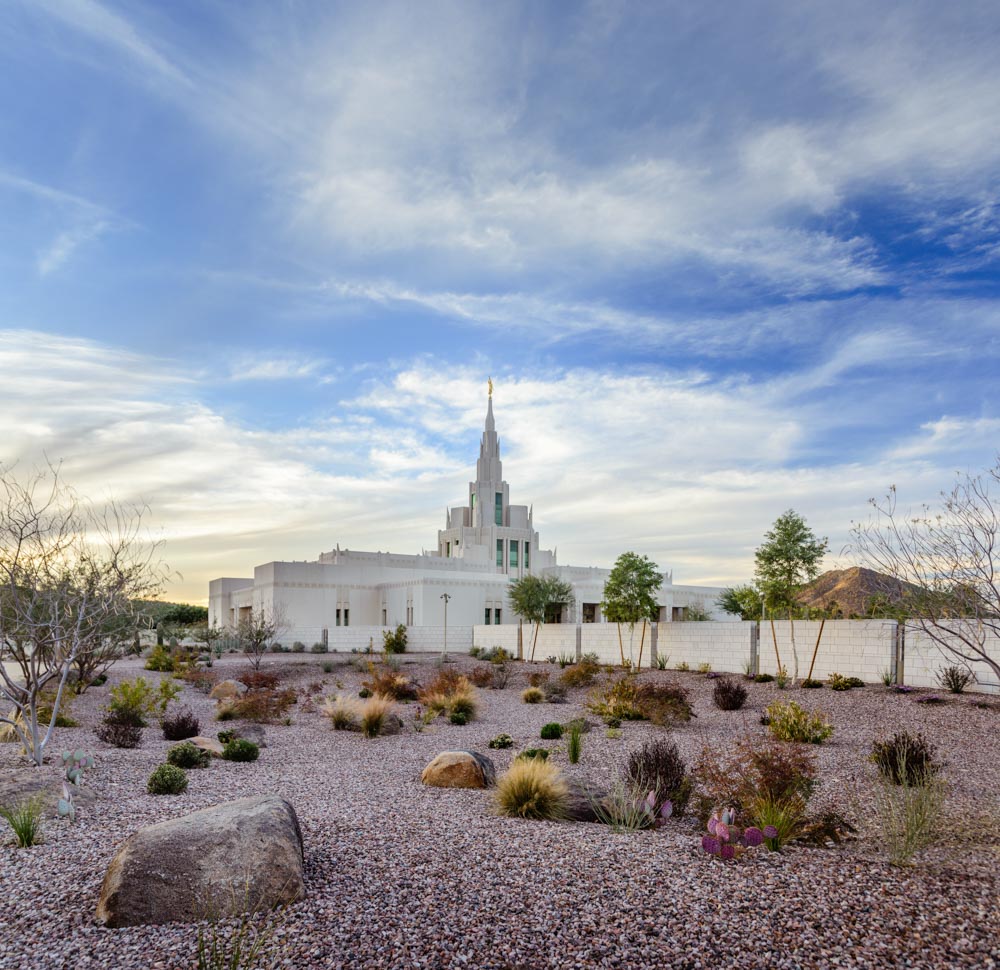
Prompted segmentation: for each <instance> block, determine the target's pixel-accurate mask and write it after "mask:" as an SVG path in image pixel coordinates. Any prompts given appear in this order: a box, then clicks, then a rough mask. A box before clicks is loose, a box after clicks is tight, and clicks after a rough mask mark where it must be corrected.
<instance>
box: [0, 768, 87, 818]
mask: <svg viewBox="0 0 1000 970" xmlns="http://www.w3.org/2000/svg"><path fill="white" fill-rule="evenodd" d="M54 760H58V758H56V759H54ZM64 777H65V775H64V774H63V773H62V772H61V771H56V770H55V769H54V768H52V767H51V766H50V765H44V766H43V767H41V768H23V769H18V770H14V771H10V772H4V773H3V774H2V775H0V805H5V806H9V807H10V808H13V807H14V806H15V805H19V804H21V803H22V802H27V801H31V800H32V799H35V798H37V799H40V800H41V802H42V807H43V810H44V811H45V813H46V815H48V814H49V813H50V810H51V814H53V815H54V814H55V811H56V806H57V805H58V804H59V799H60V798H62V783H63V778H64ZM83 780H84V782H86V781H87V773H86V772H84V776H83ZM94 797H95V796H94V792H93V791H91V790H89V789H87V788H85V787H78V788H74V789H73V801H74V802H75V803H76V804H77V805H88V804H89V803H90V802H92V801H93V800H94Z"/></svg>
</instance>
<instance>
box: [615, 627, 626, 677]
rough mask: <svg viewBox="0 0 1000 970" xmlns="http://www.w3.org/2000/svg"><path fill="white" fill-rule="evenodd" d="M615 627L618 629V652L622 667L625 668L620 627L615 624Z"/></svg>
mask: <svg viewBox="0 0 1000 970" xmlns="http://www.w3.org/2000/svg"><path fill="white" fill-rule="evenodd" d="M615 626H617V627H618V652H619V653H620V654H621V657H622V666H623V667H624V666H625V644H624V643H622V625H621V624H620V623H616V624H615Z"/></svg>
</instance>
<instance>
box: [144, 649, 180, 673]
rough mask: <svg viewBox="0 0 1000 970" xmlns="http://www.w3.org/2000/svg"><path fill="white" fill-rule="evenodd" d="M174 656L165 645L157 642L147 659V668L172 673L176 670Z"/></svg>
mask: <svg viewBox="0 0 1000 970" xmlns="http://www.w3.org/2000/svg"><path fill="white" fill-rule="evenodd" d="M174 665H175V661H174V656H173V654H172V653H171V652H170V651H169V650H168V649H167V648H166V647H164V646H162V645H160V644H157V645H156V646H155V647H153V649H152V651H151V652H150V654H149V657H148V658H147V660H146V669H147V670H155V671H156V672H157V673H161V674H172V673H173V672H174Z"/></svg>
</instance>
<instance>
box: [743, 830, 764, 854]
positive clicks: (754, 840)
mask: <svg viewBox="0 0 1000 970" xmlns="http://www.w3.org/2000/svg"><path fill="white" fill-rule="evenodd" d="M763 842H764V833H763V832H761V830H760V829H759V828H756V827H755V826H753V825H751V826H750V828H748V829H747V830H746V831H745V832H744V833H743V844H744V845H746V846H748V847H749V848H751V849H753V848H755V847H756V846H758V845H761V844H762V843H763Z"/></svg>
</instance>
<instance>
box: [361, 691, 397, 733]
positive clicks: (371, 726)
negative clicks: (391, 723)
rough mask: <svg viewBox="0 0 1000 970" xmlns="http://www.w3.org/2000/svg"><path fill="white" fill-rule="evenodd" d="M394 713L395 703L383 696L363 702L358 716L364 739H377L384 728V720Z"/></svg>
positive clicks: (375, 696) (373, 697)
mask: <svg viewBox="0 0 1000 970" xmlns="http://www.w3.org/2000/svg"><path fill="white" fill-rule="evenodd" d="M395 713H396V702H395V701H394V700H393V699H392V698H391V697H386V696H385V695H384V694H375V695H374V696H372V697H369V698H368V700H366V701H365V703H364V705H363V706H362V708H361V713H360V715H359V717H360V721H361V733H362V734H363V735H364V736H365V737H366V738H377V737H378V736H379V735H380V734H381V733H382V730H383V728H384V727H385V722H386V719H387V718H388V717H389V715H391V714H395Z"/></svg>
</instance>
